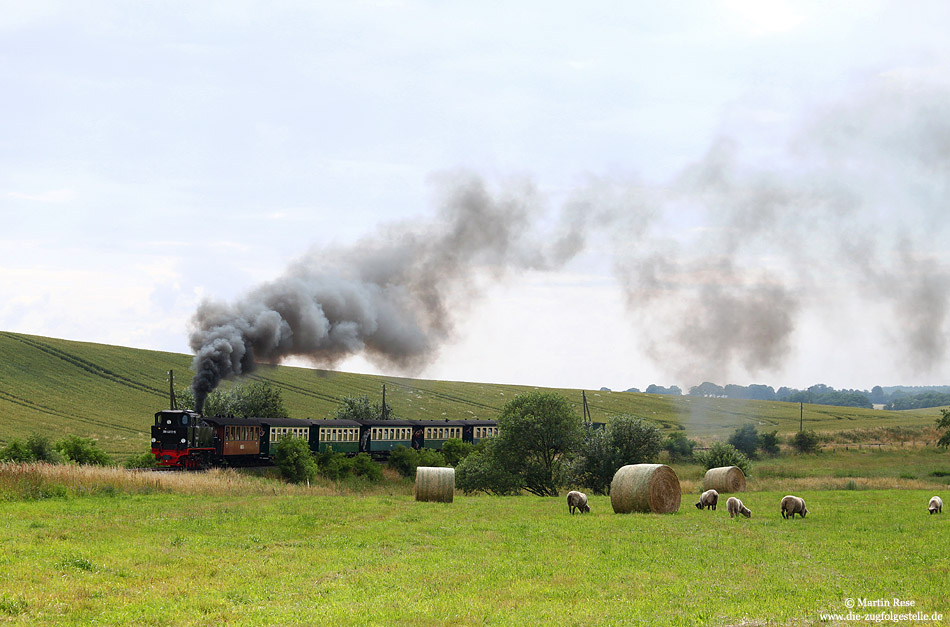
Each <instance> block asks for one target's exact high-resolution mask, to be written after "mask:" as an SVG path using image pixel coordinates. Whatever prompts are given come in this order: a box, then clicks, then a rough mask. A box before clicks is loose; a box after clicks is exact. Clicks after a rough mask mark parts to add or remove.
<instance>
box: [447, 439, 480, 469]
mask: <svg viewBox="0 0 950 627" xmlns="http://www.w3.org/2000/svg"><path fill="white" fill-rule="evenodd" d="M473 450H475V445H474V444H472V443H471V442H462V441H461V440H460V439H458V438H452V439H450V440H446V441H445V444H443V445H442V455H443V456H444V457H445V462H446V463H447V464H448V465H449V466H458V465H459V462H460V461H462V460H463V459H465V458H466V457H467V456H468V455H470V454H471V453H472V451H473Z"/></svg>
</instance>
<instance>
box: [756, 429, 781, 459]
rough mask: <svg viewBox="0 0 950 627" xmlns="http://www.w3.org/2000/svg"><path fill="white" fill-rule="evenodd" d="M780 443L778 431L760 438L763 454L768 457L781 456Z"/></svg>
mask: <svg viewBox="0 0 950 627" xmlns="http://www.w3.org/2000/svg"><path fill="white" fill-rule="evenodd" d="M779 442H780V441H779V437H778V430H775V431H770V432H769V433H763V434H762V436H761V437H760V438H759V448H761V449H762V452H763V453H765V454H766V455H769V456H770V457H775V456H776V455H778V454H779V448H778V445H779Z"/></svg>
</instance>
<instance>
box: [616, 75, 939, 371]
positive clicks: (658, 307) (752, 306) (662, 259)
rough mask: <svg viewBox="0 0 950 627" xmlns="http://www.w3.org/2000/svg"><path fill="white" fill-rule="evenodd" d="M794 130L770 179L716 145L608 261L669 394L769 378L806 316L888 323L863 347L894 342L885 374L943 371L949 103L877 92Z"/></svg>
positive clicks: (886, 85)
mask: <svg viewBox="0 0 950 627" xmlns="http://www.w3.org/2000/svg"><path fill="white" fill-rule="evenodd" d="M801 129H802V130H801V132H799V133H798V134H797V135H795V136H794V138H793V139H792V141H791V142H790V143H789V145H788V146H787V147H786V148H785V150H784V151H779V152H780V154H779V155H778V156H777V157H776V158H775V159H774V161H772V162H770V163H773V162H774V163H777V164H780V165H774V166H772V167H770V168H768V169H765V168H762V167H760V166H758V164H756V163H754V162H752V161H751V160H746V161H744V160H743V156H744V155H743V154H742V148H741V146H740V145H739V144H738V142H735V141H732V140H730V139H728V138H722V139H719V140H717V141H716V142H714V143H713V145H712V146H711V148H710V150H709V151H708V152H707V154H706V155H704V156H703V158H702V159H700V160H698V161H697V162H696V163H694V164H693V165H691V166H690V167H688V168H686V169H685V170H684V171H683V172H682V173H680V175H679V176H677V177H675V178H674V179H673V180H672V181H671V183H670V184H669V185H668V186H666V187H665V188H663V189H662V190H659V191H658V192H657V198H656V202H657V205H658V207H659V209H658V211H657V213H658V214H659V215H660V216H662V218H661V219H660V220H658V221H656V222H655V223H654V225H653V226H651V228H649V229H647V230H646V232H645V233H643V234H642V235H641V236H640V237H639V238H638V241H637V245H636V246H628V245H625V246H618V255H617V262H616V267H617V275H618V277H619V279H620V283H621V285H622V286H623V288H624V289H625V292H626V296H627V303H628V306H629V308H630V310H631V312H632V313H633V315H634V319H635V320H637V322H638V323H639V325H640V328H641V329H644V337H643V344H644V348H645V349H646V351H647V353H648V355H649V356H650V357H651V358H652V359H653V360H654V361H655V362H656V363H657V364H661V365H663V366H664V367H665V369H666V370H667V371H668V372H672V373H673V374H674V375H675V376H678V377H680V380H685V381H701V380H704V379H706V380H714V379H719V380H728V379H729V378H730V377H736V376H740V375H742V374H756V373H762V372H776V371H778V370H780V368H781V367H782V365H783V364H784V363H785V361H786V358H787V357H788V356H789V355H790V353H791V351H792V350H793V348H794V345H795V342H796V332H798V331H799V329H798V321H799V319H800V316H801V313H802V312H803V311H806V310H808V309H809V308H810V307H812V306H821V307H828V310H827V311H826V314H825V315H826V318H827V319H828V320H829V321H830V320H834V319H836V318H837V316H838V311H835V304H838V305H841V304H843V303H846V302H849V301H850V303H858V304H859V307H860V304H861V303H864V304H866V305H875V306H876V305H878V304H882V303H883V304H885V305H886V306H887V307H888V308H889V309H890V312H891V314H892V317H891V320H889V321H888V323H887V324H885V325H884V327H885V329H884V331H885V332H884V333H882V334H881V337H880V338H868V341H875V342H876V341H881V339H883V338H884V337H888V336H889V337H892V338H893V341H894V351H893V354H894V358H895V361H896V362H900V363H903V364H906V365H908V366H909V367H910V368H911V369H912V370H913V371H915V372H917V373H926V372H928V371H930V370H932V369H933V368H934V367H936V366H937V365H938V364H939V363H940V361H941V360H942V359H943V358H944V356H945V353H946V348H947V332H948V329H947V318H948V313H950V289H948V288H950V273H948V264H947V258H948V256H947V253H946V251H945V248H946V244H945V242H942V241H940V240H941V238H942V237H945V236H946V231H947V225H948V222H947V220H946V216H947V210H948V205H950V203H948V201H950V97H948V92H947V91H946V90H945V89H934V88H922V87H921V86H919V85H910V86H908V85H907V84H905V83H902V82H890V81H882V82H880V83H877V84H875V85H873V86H871V87H869V88H868V89H866V90H864V91H862V92H861V93H859V94H856V95H855V96H854V98H853V99H852V100H850V101H847V102H840V103H836V104H835V105H834V106H829V107H826V108H824V109H822V110H820V111H815V112H811V115H810V117H808V118H806V119H804V121H803V123H802V126H801ZM671 224H672V225H675V226H674V227H673V228H672V229H671V228H670V225H671ZM657 227H658V228H657ZM829 303H830V307H829ZM842 309H843V307H842Z"/></svg>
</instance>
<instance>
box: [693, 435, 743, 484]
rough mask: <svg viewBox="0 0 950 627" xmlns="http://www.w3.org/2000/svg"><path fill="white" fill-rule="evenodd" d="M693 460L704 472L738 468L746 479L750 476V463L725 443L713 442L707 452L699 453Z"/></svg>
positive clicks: (735, 449) (734, 448)
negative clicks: (724, 467)
mask: <svg viewBox="0 0 950 627" xmlns="http://www.w3.org/2000/svg"><path fill="white" fill-rule="evenodd" d="M693 457H694V459H695V460H696V461H697V462H698V463H699V464H700V465H701V466H703V467H704V468H705V469H706V470H709V469H710V468H721V467H723V466H738V467H739V470H741V471H742V474H744V475H745V476H746V477H748V476H750V475H751V474H752V462H751V461H750V460H749V458H748V457H746V456H745V455H743V454H742V452H741V451H739V450H738V449H737V448H736V447H734V446H733V445H731V444H727V443H725V442H715V443H714V444H713V445H712V446H710V447H709V450H706V451H699V452H698V453H696V454H695V455H693Z"/></svg>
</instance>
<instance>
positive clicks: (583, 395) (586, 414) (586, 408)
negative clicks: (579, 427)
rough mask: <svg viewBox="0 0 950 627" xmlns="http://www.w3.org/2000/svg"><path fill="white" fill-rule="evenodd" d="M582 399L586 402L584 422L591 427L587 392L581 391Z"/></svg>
mask: <svg viewBox="0 0 950 627" xmlns="http://www.w3.org/2000/svg"><path fill="white" fill-rule="evenodd" d="M581 398H582V399H583V400H584V422H585V423H587V424H588V425H590V423H591V419H590V407H588V406H587V392H585V391H584V390H581Z"/></svg>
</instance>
